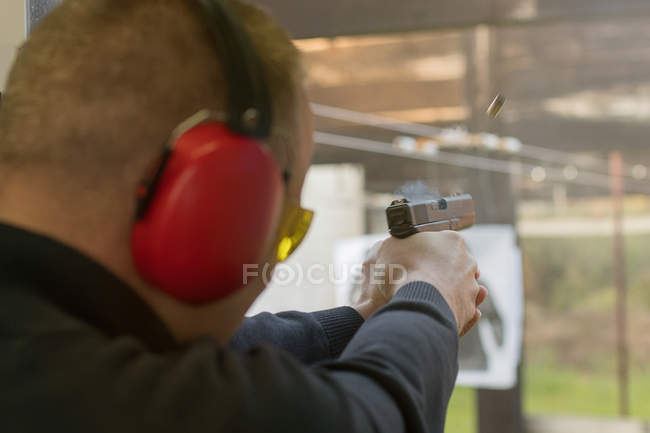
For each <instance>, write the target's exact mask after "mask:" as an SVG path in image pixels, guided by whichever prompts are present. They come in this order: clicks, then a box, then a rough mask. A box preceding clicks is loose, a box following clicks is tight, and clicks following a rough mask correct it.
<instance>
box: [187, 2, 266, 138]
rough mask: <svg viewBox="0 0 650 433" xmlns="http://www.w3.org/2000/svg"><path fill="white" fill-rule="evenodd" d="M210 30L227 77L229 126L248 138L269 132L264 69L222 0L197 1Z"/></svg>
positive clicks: (263, 136)
mask: <svg viewBox="0 0 650 433" xmlns="http://www.w3.org/2000/svg"><path fill="white" fill-rule="evenodd" d="M197 3H198V4H199V5H200V6H201V9H202V11H203V14H202V16H203V17H205V20H206V23H207V24H208V28H209V29H210V32H211V33H212V35H213V37H214V40H215V44H216V49H217V52H218V54H219V58H220V59H221V67H222V69H223V72H224V76H225V80H226V85H225V89H226V113H227V121H226V123H227V125H228V128H229V129H230V130H231V131H233V132H236V133H239V134H243V135H247V136H249V137H256V138H267V137H268V136H269V135H270V133H271V124H272V121H273V119H272V105H271V97H270V94H269V90H268V87H267V82H266V77H265V74H264V68H263V65H262V63H261V60H260V58H259V57H258V56H257V54H256V53H255V49H254V47H253V46H252V44H251V42H250V38H249V37H248V34H247V33H246V30H245V29H244V28H243V27H242V25H241V24H240V23H239V21H238V20H237V19H236V17H234V16H233V14H232V12H231V11H230V10H229V9H228V7H227V6H226V5H225V4H224V2H223V0H197Z"/></svg>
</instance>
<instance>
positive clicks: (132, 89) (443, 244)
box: [0, 0, 486, 432]
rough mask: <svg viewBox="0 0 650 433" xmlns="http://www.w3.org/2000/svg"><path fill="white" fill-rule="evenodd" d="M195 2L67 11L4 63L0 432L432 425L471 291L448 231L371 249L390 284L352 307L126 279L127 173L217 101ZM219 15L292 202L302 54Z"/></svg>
mask: <svg viewBox="0 0 650 433" xmlns="http://www.w3.org/2000/svg"><path fill="white" fill-rule="evenodd" d="M195 6H196V5H195V3H194V2H193V1H189V0H174V1H163V0H138V1H137V2H135V1H132V0H112V1H110V2H109V1H106V0H68V1H66V2H64V3H63V5H62V6H60V7H59V8H58V9H57V10H55V11H54V12H53V13H52V14H51V15H49V16H48V17H47V18H46V19H45V20H44V21H43V22H42V23H41V24H40V25H39V27H38V28H37V29H36V30H35V31H34V32H33V34H32V35H31V36H30V39H29V40H28V41H27V42H26V43H25V45H24V46H23V48H22V49H21V51H20V53H19V54H18V57H17V60H16V62H15V64H14V66H13V69H12V71H11V73H10V77H9V80H8V83H7V87H6V94H5V96H4V101H3V105H2V108H1V110H2V111H0V164H1V167H0V176H1V178H2V179H1V180H2V182H1V183H0V220H1V221H2V222H3V223H4V224H3V225H2V226H0V244H2V248H3V249H2V251H3V254H2V256H1V257H0V305H1V307H0V348H1V349H0V350H1V351H2V357H0V387H1V389H2V391H3V392H2V395H1V397H0V414H2V417H1V419H2V422H3V430H4V431H10V432H13V431H16V432H18V431H20V432H28V431H66V432H76V431H79V432H82V431H83V432H90V431H107V432H108V431H111V432H115V431H119V432H130V431H133V432H145V431H170V432H181V431H182V432H199V431H201V432H202V431H212V432H239V431H246V432H256V431H260V432H273V431H278V432H280V431H281V432H292V431H296V432H298V431H299V432H348V431H349V432H366V431H368V432H369V431H381V432H400V431H412V432H419V431H422V432H424V431H432V432H441V431H442V430H443V426H444V414H445V411H446V405H447V402H448V400H449V397H450V394H451V391H452V389H453V385H454V380H455V375H456V372H457V344H458V336H459V335H461V334H463V333H464V332H466V331H467V330H469V329H470V328H471V327H472V326H473V325H474V324H475V323H476V321H477V320H478V318H479V316H480V312H478V310H477V307H478V305H479V304H480V303H481V302H482V301H483V299H484V298H485V296H486V292H485V290H484V289H482V288H480V287H479V285H478V284H477V282H476V279H477V278H478V269H477V266H476V263H475V261H474V260H473V259H472V258H471V257H470V256H469V254H468V253H467V251H466V248H465V246H464V243H463V242H462V240H461V239H460V237H459V236H458V235H456V234H454V233H451V232H445V233H440V234H418V235H416V236H412V237H411V238H409V239H406V240H396V239H389V240H387V241H385V242H383V243H382V244H381V245H380V246H378V248H377V251H376V255H375V257H374V258H373V259H372V261H373V262H374V263H376V264H379V265H388V264H399V265H401V266H403V268H404V269H405V270H406V282H405V283H404V284H403V285H402V286H401V287H396V286H395V285H391V284H390V282H384V283H382V284H367V285H366V286H365V289H364V290H365V292H364V296H363V300H362V302H361V303H360V304H359V305H357V306H356V307H355V308H354V309H353V308H340V309H334V310H328V311H323V312H316V313H311V314H308V313H295V312H294V313H285V314H280V315H277V316H274V315H268V314H266V315H260V316H257V317H254V318H250V319H247V320H244V321H243V323H242V320H243V316H244V313H245V312H246V311H247V309H248V308H249V307H250V305H251V304H252V302H253V301H254V300H255V298H256V297H257V296H258V295H259V294H260V293H261V291H262V290H263V288H264V284H263V280H262V279H261V278H257V279H252V280H251V281H249V282H248V283H247V284H246V285H245V286H244V287H242V288H240V289H239V290H238V291H236V292H235V293H234V294H232V295H230V296H228V297H226V298H224V299H222V300H219V301H218V302H213V303H208V304H201V305H193V304H187V303H183V302H180V301H178V300H177V299H174V298H173V297H170V296H167V295H166V294H165V293H164V292H162V291H160V290H157V288H156V287H153V286H152V285H150V284H148V283H147V282H145V281H144V279H143V278H142V277H141V276H140V274H139V272H138V271H137V269H136V268H135V266H134V264H133V260H132V257H131V251H130V243H129V237H130V234H131V230H132V227H133V215H134V213H135V201H134V200H133V193H134V191H135V190H136V188H137V186H138V182H139V180H140V177H141V176H142V173H144V172H146V171H147V167H150V166H151V163H152V161H154V160H155V158H156V156H157V154H158V153H159V152H160V143H163V142H165V140H166V139H167V138H168V136H169V133H170V131H171V130H173V129H174V128H175V127H176V126H177V125H178V123H179V122H181V121H182V120H184V119H186V118H187V117H188V116H190V115H192V114H193V113H196V112H197V111H198V110H201V109H204V108H206V107H208V108H211V109H214V110H219V109H221V108H223V104H224V93H225V92H226V91H227V89H225V88H224V87H225V84H224V80H223V78H222V76H221V68H220V62H227V61H228V59H219V58H217V56H216V54H215V48H214V42H213V41H212V40H211V38H210V35H209V32H208V30H207V29H206V27H205V25H204V23H203V22H202V20H201V17H200V16H199V15H200V10H199V9H198V8H197V7H195ZM229 7H230V8H232V10H233V11H234V12H235V13H236V15H237V16H238V17H239V18H240V20H241V21H242V22H243V24H244V25H245V27H246V29H247V31H248V33H249V34H250V38H251V39H252V42H253V44H254V45H255V48H256V51H257V52H258V53H259V55H260V56H261V61H262V63H263V65H264V69H265V71H266V73H267V79H268V82H269V84H270V90H271V97H272V100H273V108H274V115H275V121H274V125H273V132H272V135H271V137H270V139H269V140H268V144H269V146H270V148H271V150H272V152H273V155H274V157H275V159H276V160H277V161H278V163H279V164H280V165H281V166H282V168H283V169H285V170H287V171H289V172H291V173H292V176H291V178H290V181H289V183H288V185H287V192H286V196H285V197H284V200H293V201H297V202H299V199H300V191H301V188H302V182H303V180H304V176H305V174H306V172H307V169H308V166H309V161H310V158H311V152H312V148H313V143H312V141H311V136H312V126H311V114H310V112H309V106H308V103H307V99H306V97H305V93H304V90H302V87H301V77H300V62H299V58H298V54H297V52H296V50H295V48H294V47H293V46H292V44H291V42H290V41H289V39H288V37H287V36H286V34H285V33H284V32H282V31H281V30H280V29H279V28H278V27H276V26H275V25H274V24H273V23H272V21H271V20H270V19H269V18H268V17H267V16H266V15H265V14H264V13H262V12H260V11H259V10H258V9H256V8H254V7H251V6H248V5H245V4H241V3H236V2H229ZM267 262H271V263H272V262H273V258H272V257H271V256H269V257H268V258H267ZM391 298H392V300H390V301H389V299H391Z"/></svg>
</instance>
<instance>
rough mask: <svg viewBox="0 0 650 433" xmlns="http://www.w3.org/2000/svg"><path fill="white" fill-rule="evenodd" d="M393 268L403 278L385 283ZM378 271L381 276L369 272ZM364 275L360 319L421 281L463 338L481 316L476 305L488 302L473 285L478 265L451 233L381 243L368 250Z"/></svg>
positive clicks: (484, 292) (463, 243)
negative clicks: (440, 300) (436, 295)
mask: <svg viewBox="0 0 650 433" xmlns="http://www.w3.org/2000/svg"><path fill="white" fill-rule="evenodd" d="M391 266H393V267H396V269H400V270H401V271H402V272H404V275H400V277H401V278H399V279H398V280H396V281H391V280H389V278H388V277H389V276H390V272H387V271H386V270H387V269H389V268H390V267H391ZM378 268H381V269H382V270H384V271H385V272H381V273H377V272H374V273H373V270H375V269H378ZM363 271H364V282H363V292H362V296H361V299H360V302H359V304H358V305H357V306H356V308H357V310H358V311H359V313H360V314H361V315H362V316H363V317H364V318H367V317H368V316H370V314H372V313H373V312H374V311H376V310H377V309H378V308H379V307H381V306H382V305H384V304H385V303H386V302H388V301H389V300H390V299H391V298H392V297H393V295H394V294H395V292H396V291H397V290H398V289H399V288H400V287H402V286H403V285H404V284H406V283H409V282H412V281H425V282H427V283H430V284H432V285H434V286H435V287H436V288H437V289H438V291H439V292H440V294H441V295H442V296H443V297H444V298H445V300H446V301H447V304H449V307H450V308H451V310H452V312H453V313H454V317H455V318H456V323H457V324H458V333H459V335H460V336H463V335H465V334H466V333H467V332H469V330H470V329H472V327H473V326H474V325H475V324H476V322H477V321H478V320H479V318H480V317H481V312H480V311H479V310H478V306H479V305H480V304H481V303H482V302H483V301H484V300H485V298H486V297H487V290H486V289H485V288H484V287H482V286H479V284H478V282H477V279H478V277H479V271H478V266H477V263H476V261H475V260H474V258H473V257H472V256H470V254H469V253H468V251H467V246H466V245H465V241H464V240H463V238H462V237H461V236H460V235H459V234H458V233H456V232H452V231H445V232H439V233H418V234H416V235H413V236H410V237H408V238H406V239H397V238H388V239H386V240H385V241H383V242H379V243H377V244H376V245H375V246H373V248H372V249H371V251H370V254H369V257H368V259H367V260H366V263H364V265H363ZM378 276H381V277H382V278H377V277H378ZM393 276H395V275H393ZM378 280H379V281H378Z"/></svg>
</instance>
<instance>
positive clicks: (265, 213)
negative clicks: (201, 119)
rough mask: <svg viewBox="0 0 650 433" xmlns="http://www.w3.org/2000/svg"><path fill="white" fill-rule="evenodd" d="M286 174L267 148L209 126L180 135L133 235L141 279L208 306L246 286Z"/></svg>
mask: <svg viewBox="0 0 650 433" xmlns="http://www.w3.org/2000/svg"><path fill="white" fill-rule="evenodd" d="M283 185H284V184H283V181H282V175H281V171H280V169H279V167H278V166H277V163H276V162H275V160H274V159H273V157H272V155H271V154H270V152H269V151H268V149H267V148H266V146H265V145H263V144H262V143H260V142H259V141H257V140H255V139H253V138H250V137H246V136H243V135H238V134H235V133H233V132H231V131H230V130H229V129H228V128H227V127H226V126H225V125H224V124H220V123H216V122H210V123H203V124H200V125H198V126H195V127H193V128H192V129H190V130H189V131H187V132H185V133H184V134H183V135H181V136H180V137H179V138H178V139H177V141H176V143H175V144H174V147H173V152H172V154H171V156H170V157H169V160H168V161H167V164H166V167H165V169H164V173H163V174H162V177H161V178H160V180H159V182H158V184H157V186H156V191H155V194H154V196H153V198H152V200H151V202H150V204H149V206H148V208H147V211H146V213H145V214H144V215H143V216H142V218H141V219H139V220H138V221H137V222H136V223H135V225H134V227H133V232H132V252H133V258H134V262H135V265H136V267H137V269H138V271H139V272H140V274H141V275H142V276H143V277H144V278H145V279H146V280H147V281H148V282H150V283H151V284H153V285H155V286H156V287H158V288H160V289H162V290H163V291H164V292H166V293H168V294H169V295H171V296H173V297H175V298H177V299H179V300H182V301H185V302H188V303H205V302H211V301H216V300H218V299H220V298H223V297H225V296H227V295H229V294H231V293H232V292H233V291H235V290H237V289H238V288H240V287H242V285H243V264H258V263H259V262H260V261H261V260H262V259H263V256H264V254H265V252H266V251H265V248H266V247H267V246H268V245H269V239H270V238H271V237H272V235H273V231H274V228H275V226H276V225H277V219H278V218H279V214H280V212H281V204H282V194H283V189H284V187H283Z"/></svg>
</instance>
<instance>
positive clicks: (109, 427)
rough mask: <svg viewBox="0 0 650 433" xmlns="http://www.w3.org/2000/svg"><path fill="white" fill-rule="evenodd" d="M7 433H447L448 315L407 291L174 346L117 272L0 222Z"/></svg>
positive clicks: (451, 363)
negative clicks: (365, 315)
mask: <svg viewBox="0 0 650 433" xmlns="http://www.w3.org/2000/svg"><path fill="white" fill-rule="evenodd" d="M0 248H1V252H2V254H0V390H1V392H0V428H1V429H2V431H3V432H39V433H40V432H68V433H71V432H84V433H87V432H119V433H125V432H141V433H143V432H265V433H268V432H282V433H290V432H300V433H306V432H314V433H316V432H337V433H338V432H390V433H398V432H405V431H408V432H442V431H443V429H444V419H445V411H446V407H447V403H448V400H449V397H450V395H451V392H452V389H453V386H454V381H455V378H456V374H457V345H458V337H457V332H456V323H455V321H454V317H453V314H452V312H451V310H450V309H449V307H448V306H447V304H446V303H445V301H444V299H443V298H442V296H441V295H440V294H439V293H438V291H437V290H436V289H435V288H434V287H433V286H431V285H429V284H427V283H424V282H416V283H411V284H408V285H406V286H404V287H402V288H401V289H400V290H399V291H398V293H397V294H396V295H395V297H394V298H393V300H392V301H391V302H390V303H388V305H386V306H385V307H383V308H382V309H381V310H379V311H378V312H377V313H375V314H374V315H373V316H372V317H371V318H370V319H368V320H367V321H366V322H365V323H363V320H362V319H361V317H360V316H359V315H358V314H357V312H356V311H354V310H353V309H351V308H339V309H333V310H328V311H322V312H317V313H297V312H289V313H282V314H278V315H271V314H261V315H258V316H255V317H253V318H249V319H247V320H246V321H245V322H244V324H243V326H242V327H241V329H240V330H239V331H238V333H237V334H236V335H235V336H234V338H233V340H232V342H231V344H230V347H228V348H224V347H221V346H220V345H219V344H218V343H217V342H216V341H215V340H214V339H212V338H210V337H204V338H199V339H197V340H196V341H194V342H192V343H190V344H186V345H178V344H176V343H175V342H174V340H173V338H172V337H171V335H170V333H169V331H168V330H167V329H166V328H165V326H164V324H163V323H162V322H161V321H160V320H159V319H158V318H157V317H156V316H155V314H154V313H153V312H152V311H151V310H150V309H149V308H148V307H147V306H146V305H145V304H144V303H143V302H142V301H141V300H140V299H139V298H138V297H137V296H136V295H134V293H133V291H132V290H131V289H130V288H129V287H128V286H126V285H125V284H124V283H123V282H122V281H120V280H119V279H117V278H116V277H115V276H113V275H112V274H110V273H109V272H108V271H106V270H105V269H104V268H102V267H101V266H100V265H98V264H97V263H95V262H93V261H92V260H90V259H89V258H87V257H85V256H83V255H81V254H80V253H78V252H77V251H75V250H72V249H70V248H68V247H66V246H64V245H62V244H60V243H58V242H55V241H53V240H51V239H48V238H45V237H42V236H38V235H35V234H32V233H29V232H25V231H22V230H19V229H16V228H13V227H9V226H0Z"/></svg>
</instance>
